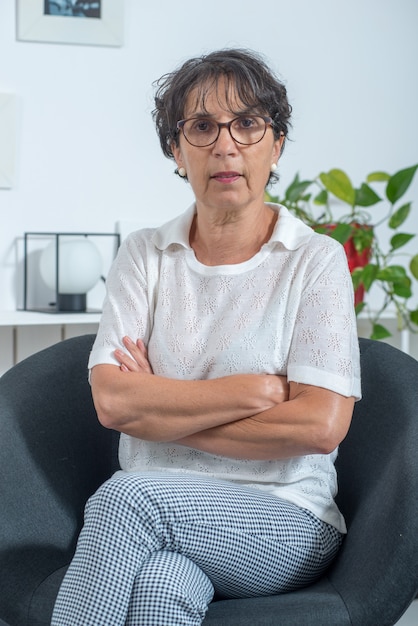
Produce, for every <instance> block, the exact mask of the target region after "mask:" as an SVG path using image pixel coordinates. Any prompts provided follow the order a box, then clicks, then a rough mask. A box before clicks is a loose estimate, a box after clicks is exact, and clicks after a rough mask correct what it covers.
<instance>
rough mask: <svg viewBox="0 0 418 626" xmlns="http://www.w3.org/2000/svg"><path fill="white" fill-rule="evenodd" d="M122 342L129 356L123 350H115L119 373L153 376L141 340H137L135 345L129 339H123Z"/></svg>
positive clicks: (146, 352)
mask: <svg viewBox="0 0 418 626" xmlns="http://www.w3.org/2000/svg"><path fill="white" fill-rule="evenodd" d="M122 341H123V345H124V346H125V348H126V349H127V351H128V353H129V355H130V356H129V355H128V354H126V353H125V352H123V350H115V358H116V360H117V361H118V362H119V363H120V368H119V369H120V370H121V372H139V373H143V374H153V371H152V368H151V365H150V363H149V361H148V351H147V349H146V347H145V344H144V342H143V341H142V339H137V341H136V343H135V342H134V341H132V339H131V338H130V337H124V338H123V339H122Z"/></svg>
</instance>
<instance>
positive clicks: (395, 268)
mask: <svg viewBox="0 0 418 626" xmlns="http://www.w3.org/2000/svg"><path fill="white" fill-rule="evenodd" d="M405 276H406V270H405V268H404V267H402V265H388V266H387V267H384V268H383V269H381V270H379V271H378V272H377V279H378V280H384V281H386V282H388V283H393V282H396V281H400V280H402V279H403V278H405Z"/></svg>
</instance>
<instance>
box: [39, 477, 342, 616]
mask: <svg viewBox="0 0 418 626" xmlns="http://www.w3.org/2000/svg"><path fill="white" fill-rule="evenodd" d="M340 543H341V535H340V533H339V532H338V531H337V530H336V529H335V528H333V527H332V526H329V525H328V524H326V523H324V522H322V521H321V520H319V519H318V518H316V517H315V516H314V515H313V514H312V513H310V512H309V511H307V510H305V509H301V508H299V507H297V506H295V505H293V504H291V503H289V502H286V501H285V500H280V499H279V498H276V497H275V496H272V495H270V494H266V493H263V492H262V491H259V490H256V489H251V488H246V487H241V486H239V485H236V484H233V483H229V482H226V481H220V480H216V479H210V478H206V477H200V476H190V475H184V474H157V473H144V474H143V473H141V474H139V473H137V474H135V473H133V474H120V473H119V474H118V475H116V476H115V477H114V478H112V479H110V480H109V481H107V482H106V483H105V484H104V485H102V486H101V487H100V488H99V489H98V491H97V492H96V493H95V494H94V495H93V496H92V497H91V498H90V500H89V501H88V503H87V505H86V512H85V523H84V527H83V530H82V531H81V533H80V537H79V541H78V545H77V549H76V552H75V555H74V558H73V561H72V563H71V565H70V567H69V569H68V571H67V574H66V576H65V578H64V581H63V583H62V586H61V589H60V591H59V594H58V598H57V601H56V604H55V608H54V614H53V618H52V622H51V625H52V626H119V625H120V626H134V625H135V626H168V625H170V626H175V625H180V624H184V625H197V624H201V623H202V620H203V618H204V615H205V612H206V610H207V607H208V604H209V603H210V601H211V600H212V598H213V595H214V593H215V592H216V594H217V595H219V596H221V597H226V598H239V597H250V596H259V595H269V594H275V593H280V592H285V591H289V590H292V589H296V588H298V587H301V586H304V585H307V584H309V583H311V582H312V581H314V580H315V579H316V578H317V577H318V576H319V575H320V574H321V573H322V572H323V570H324V569H325V568H326V567H327V566H328V565H329V563H330V562H331V560H332V559H333V558H334V556H335V554H336V552H337V551H338V548H339V546H340Z"/></svg>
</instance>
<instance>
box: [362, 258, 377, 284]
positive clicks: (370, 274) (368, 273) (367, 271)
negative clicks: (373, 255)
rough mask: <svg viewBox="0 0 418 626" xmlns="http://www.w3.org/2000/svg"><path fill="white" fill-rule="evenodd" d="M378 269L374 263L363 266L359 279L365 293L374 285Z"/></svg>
mask: <svg viewBox="0 0 418 626" xmlns="http://www.w3.org/2000/svg"><path fill="white" fill-rule="evenodd" d="M378 269H379V268H378V267H377V265H375V264H374V263H369V264H368V265H365V266H364V267H363V272H362V277H361V278H362V283H363V285H364V288H365V290H366V291H368V290H369V289H370V287H371V286H372V284H373V283H374V281H375V279H376V276H377V273H378Z"/></svg>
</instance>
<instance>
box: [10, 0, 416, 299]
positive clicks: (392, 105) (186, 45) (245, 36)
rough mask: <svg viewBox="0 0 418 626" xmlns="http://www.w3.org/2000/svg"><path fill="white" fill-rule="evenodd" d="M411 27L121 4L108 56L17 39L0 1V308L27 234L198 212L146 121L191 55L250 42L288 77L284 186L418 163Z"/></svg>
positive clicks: (310, 14)
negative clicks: (116, 37)
mask: <svg viewBox="0 0 418 626" xmlns="http://www.w3.org/2000/svg"><path fill="white" fill-rule="evenodd" d="M121 2H122V0H121ZM68 19H75V18H68ZM417 24H418V2H417V1H416V0H339V1H338V0H317V1H316V2H315V1H314V0H291V1H290V2H289V0H286V1H283V0H274V1H273V0H265V1H264V2H263V3H256V2H254V0H241V2H240V3H238V4H236V3H227V2H225V1H220V0H213V1H212V2H211V3H210V4H204V5H202V4H199V3H196V2H195V0H193V1H192V0H184V1H183V2H172V1H171V0H160V2H158V3H154V2H148V3H143V2H139V1H138V0H125V43H124V45H123V47H121V48H109V47H98V46H76V45H64V44H45V43H29V42H21V41H17V40H16V36H15V31H16V28H15V3H14V2H11V1H9V2H7V1H5V0H2V1H1V2H0V92H14V93H16V95H17V99H18V133H17V135H18V136H17V158H16V171H17V175H16V181H15V185H14V187H13V188H12V189H10V190H0V219H1V222H0V224H1V226H0V309H14V308H15V307H16V301H17V300H16V286H15V285H16V280H15V239H16V238H17V237H21V236H22V235H23V233H24V232H25V231H31V230H34V231H41V230H62V231H65V230H71V231H74V230H75V231H78V230H90V231H97V230H100V231H113V230H114V228H115V223H116V222H117V221H118V220H119V219H127V220H143V221H144V222H146V223H150V222H157V221H158V222H161V221H163V220H165V219H168V218H171V217H172V216H173V215H174V214H177V213H178V212H180V211H182V210H183V209H184V208H185V207H186V206H187V205H188V204H189V203H190V201H191V193H190V190H189V189H188V187H187V185H185V184H184V183H183V182H182V181H180V180H179V179H178V177H176V176H174V175H173V173H172V172H173V170H174V167H173V165H172V163H171V162H169V161H167V160H166V159H165V158H164V157H163V156H162V154H161V153H160V148H159V144H158V139H157V137H156V134H155V131H154V129H153V125H152V120H151V116H150V111H151V108H152V93H153V90H152V87H151V84H152V81H153V80H155V79H156V78H158V77H159V76H160V75H161V74H163V73H165V72H167V71H170V70H171V69H173V68H174V67H175V66H176V65H177V64H178V63H179V62H181V61H183V60H184V59H185V58H187V57H189V56H190V55H195V54H200V53H202V52H205V51H209V50H212V49H215V48H218V47H225V46H240V47H241V46H244V47H251V48H254V49H257V50H259V51H260V52H262V53H263V54H264V55H266V57H267V58H268V59H269V60H270V62H271V64H272V66H273V67H274V68H275V69H276V70H277V71H278V72H279V74H280V75H281V76H282V77H283V78H284V80H285V82H286V84H287V87H288V92H289V97H290V100H291V103H292V105H293V107H294V118H293V130H292V139H293V141H292V142H289V143H288V145H287V148H286V151H285V153H284V155H283V158H282V161H281V166H280V167H281V176H282V184H283V185H285V184H286V183H288V182H290V180H291V178H293V175H294V174H295V172H296V171H300V172H301V173H302V175H304V176H306V177H309V176H314V175H316V174H317V173H318V172H319V171H320V170H322V169H328V168H330V167H334V166H338V167H342V168H343V169H346V170H347V171H348V173H349V174H350V175H351V176H352V178H353V182H354V183H355V184H358V183H359V182H360V181H361V180H362V178H363V176H365V174H367V173H368V172H369V171H371V170H375V169H383V170H387V171H389V172H394V171H396V170H397V169H400V168H402V167H406V166H409V165H413V164H414V163H416V162H418V150H417V145H418V121H417V120H418V117H417V110H418V73H417V70H416V61H417V59H418V37H417V36H416V27H417ZM417 190H418V181H416V182H415V184H414V188H413V192H414V194H413V195H414V198H415V217H414V218H410V220H409V222H408V224H407V225H406V226H407V228H406V230H408V231H411V230H414V229H415V231H416V230H417V227H416V225H417V220H416V214H417V210H418V202H417V200H418V198H417V195H418V194H417ZM416 247H417V244H415V248H416Z"/></svg>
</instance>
